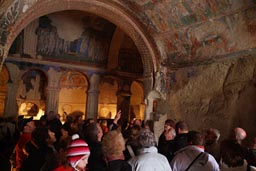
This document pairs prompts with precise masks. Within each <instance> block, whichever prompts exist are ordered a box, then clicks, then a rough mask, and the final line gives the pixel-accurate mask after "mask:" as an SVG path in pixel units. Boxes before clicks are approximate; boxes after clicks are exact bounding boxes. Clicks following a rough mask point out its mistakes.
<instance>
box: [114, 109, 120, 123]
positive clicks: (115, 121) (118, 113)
mask: <svg viewBox="0 0 256 171" xmlns="http://www.w3.org/2000/svg"><path fill="white" fill-rule="evenodd" d="M121 114H122V113H121V110H119V111H118V112H117V114H116V116H115V119H114V121H113V122H114V123H115V124H117V122H118V121H119V119H120V118H121Z"/></svg>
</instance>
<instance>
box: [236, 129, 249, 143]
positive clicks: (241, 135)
mask: <svg viewBox="0 0 256 171" xmlns="http://www.w3.org/2000/svg"><path fill="white" fill-rule="evenodd" d="M233 132H234V138H235V139H236V140H237V142H238V143H241V142H242V141H243V140H244V139H245V138H246V132H245V130H244V129H243V128H239V127H236V128H234V130H233Z"/></svg>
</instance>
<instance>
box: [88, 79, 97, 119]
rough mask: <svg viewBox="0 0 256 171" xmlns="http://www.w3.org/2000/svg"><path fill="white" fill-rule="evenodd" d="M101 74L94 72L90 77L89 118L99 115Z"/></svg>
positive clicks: (95, 117)
mask: <svg viewBox="0 0 256 171" xmlns="http://www.w3.org/2000/svg"><path fill="white" fill-rule="evenodd" d="M99 82H100V76H99V75H96V74H93V75H92V76H91V78H90V89H89V90H88V100H87V118H93V119H94V120H96V119H97V117H98V97H99Z"/></svg>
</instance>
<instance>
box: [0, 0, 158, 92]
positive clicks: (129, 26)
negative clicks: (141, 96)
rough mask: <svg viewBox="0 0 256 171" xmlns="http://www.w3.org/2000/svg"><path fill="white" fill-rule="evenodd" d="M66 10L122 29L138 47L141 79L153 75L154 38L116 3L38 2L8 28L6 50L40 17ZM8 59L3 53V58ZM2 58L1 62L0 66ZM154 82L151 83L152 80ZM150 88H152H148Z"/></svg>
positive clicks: (154, 61) (155, 52)
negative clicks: (107, 21) (141, 65)
mask: <svg viewBox="0 0 256 171" xmlns="http://www.w3.org/2000/svg"><path fill="white" fill-rule="evenodd" d="M65 10H79V11H85V12H88V13H92V14H95V15H97V16H100V17H103V18H105V19H107V20H109V21H110V22H112V23H114V24H115V25H116V26H117V27H119V28H121V29H122V30H123V31H124V32H125V33H126V34H127V35H128V36H130V37H131V39H132V40H133V41H134V43H135V45H136V46H137V48H138V50H139V52H140V54H141V56H142V61H143V68H144V77H146V78H148V77H151V78H152V76H153V73H154V72H157V70H158V65H157V64H158V59H159V51H158V50H157V47H156V44H155V42H154V41H153V38H152V37H151V36H149V35H148V33H147V32H146V30H145V28H143V25H142V24H141V23H140V22H139V21H138V19H136V18H135V17H134V16H132V15H131V14H130V13H129V12H128V11H127V10H126V9H125V8H124V7H122V6H120V5H119V4H118V3H114V2H108V1H104V2H103V1H102V0H94V1H91V0H84V1H80V0H73V1H69V0H55V1H46V0H41V1H38V2H35V3H34V4H33V5H32V6H31V7H29V8H28V9H27V11H25V12H24V13H21V14H20V16H19V17H18V18H17V20H16V22H15V23H14V25H13V26H11V27H10V28H9V30H10V33H9V35H8V37H7V41H6V44H5V46H4V48H5V49H7V50H9V48H10V46H11V44H12V42H13V41H14V39H15V38H16V37H17V35H18V34H19V33H20V31H21V30H22V29H24V28H25V27H26V26H27V25H28V24H29V23H31V22H32V21H33V20H35V19H37V18H39V17H40V16H43V15H46V14H50V13H54V12H58V11H65ZM6 57H7V53H5V55H4V58H6ZM3 62H4V59H3V60H2V63H3ZM152 81H153V80H152ZM151 88H152V87H151Z"/></svg>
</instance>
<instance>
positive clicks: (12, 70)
mask: <svg viewBox="0 0 256 171" xmlns="http://www.w3.org/2000/svg"><path fill="white" fill-rule="evenodd" d="M6 66H7V68H8V70H9V76H10V79H9V82H8V83H7V94H6V99H5V108H4V116H6V117H7V116H17V115H18V105H17V100H16V94H17V89H18V82H19V80H20V69H19V68H18V67H17V66H16V65H15V64H12V63H6Z"/></svg>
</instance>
